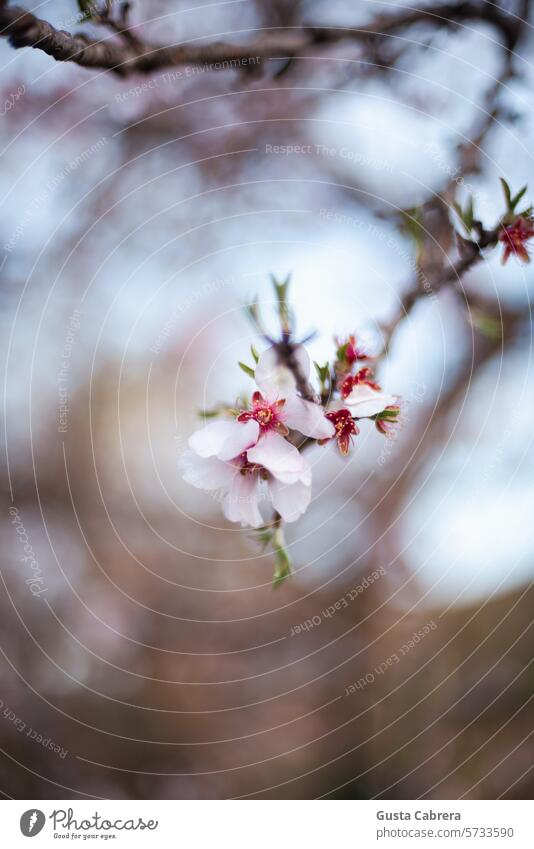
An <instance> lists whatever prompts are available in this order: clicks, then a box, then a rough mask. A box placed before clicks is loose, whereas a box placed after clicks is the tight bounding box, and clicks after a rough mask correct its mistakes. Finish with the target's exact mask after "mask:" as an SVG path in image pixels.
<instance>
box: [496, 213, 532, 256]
mask: <svg viewBox="0 0 534 849" xmlns="http://www.w3.org/2000/svg"><path fill="white" fill-rule="evenodd" d="M533 237H534V223H533V222H532V221H531V220H530V219H529V218H524V217H523V216H521V215H520V216H519V217H518V218H516V220H515V221H514V223H513V224H510V225H508V226H505V227H503V228H502V229H501V231H500V233H499V241H500V242H503V244H504V252H503V255H502V264H503V265H504V264H505V263H506V262H508V260H509V258H510V257H511V256H515V257H517V259H519V260H521V262H530V255H529V252H528V249H527V245H526V243H527V242H528V240H529V239H532V238H533Z"/></svg>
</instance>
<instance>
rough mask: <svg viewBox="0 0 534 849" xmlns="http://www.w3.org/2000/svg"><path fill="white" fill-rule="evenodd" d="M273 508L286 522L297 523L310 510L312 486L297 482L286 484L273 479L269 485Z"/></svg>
mask: <svg viewBox="0 0 534 849" xmlns="http://www.w3.org/2000/svg"><path fill="white" fill-rule="evenodd" d="M268 486H269V493H270V496H271V501H272V502H273V507H274V509H275V510H277V511H278V513H280V515H281V517H282V519H283V520H284V521H285V522H295V521H296V520H297V519H299V518H300V517H301V516H302V514H303V513H305V512H306V510H307V509H308V505H309V503H310V498H311V486H310V485H309V484H305V483H302V482H301V481H297V483H293V484H286V483H282V482H281V481H278V480H276V479H275V478H273V479H272V480H270V481H269V483H268Z"/></svg>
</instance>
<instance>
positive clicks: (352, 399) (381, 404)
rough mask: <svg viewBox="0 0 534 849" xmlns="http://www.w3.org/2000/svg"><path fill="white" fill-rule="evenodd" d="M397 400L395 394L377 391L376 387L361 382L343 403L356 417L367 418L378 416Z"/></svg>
mask: <svg viewBox="0 0 534 849" xmlns="http://www.w3.org/2000/svg"><path fill="white" fill-rule="evenodd" d="M395 400H396V399H395V396H394V395H386V393H385V392H377V391H376V389H371V387H370V386H367V384H365V383H360V384H359V385H358V386H355V387H354V389H353V390H352V392H351V393H350V395H349V396H348V398H345V400H344V401H343V405H344V406H345V407H348V408H349V410H350V411H351V413H352V415H353V416H356V418H365V417H366V416H376V414H377V413H381V412H382V410H385V409H386V407H389V406H390V404H394V403H395Z"/></svg>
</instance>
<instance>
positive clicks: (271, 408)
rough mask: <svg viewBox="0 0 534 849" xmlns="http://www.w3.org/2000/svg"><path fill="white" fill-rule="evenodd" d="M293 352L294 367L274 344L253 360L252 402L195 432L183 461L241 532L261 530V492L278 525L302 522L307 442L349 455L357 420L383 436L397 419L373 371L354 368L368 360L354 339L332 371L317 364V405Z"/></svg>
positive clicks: (298, 351) (303, 363)
mask: <svg viewBox="0 0 534 849" xmlns="http://www.w3.org/2000/svg"><path fill="white" fill-rule="evenodd" d="M290 350H291V358H290V362H291V367H290V366H289V365H288V364H287V363H286V362H284V357H283V356H282V355H281V351H280V346H279V345H277V344H273V345H271V346H270V347H269V348H267V349H266V350H265V351H263V353H262V354H261V355H258V354H255V359H257V362H256V365H255V369H253V370H252V369H247V371H248V372H249V373H250V374H251V376H252V375H253V377H254V381H255V384H256V387H257V388H256V389H255V390H254V392H253V394H252V398H251V400H250V403H249V404H247V405H246V408H245V409H229V408H226V410H225V412H226V416H225V418H221V419H220V420H216V421H213V422H209V423H208V424H206V425H205V426H204V427H202V428H201V429H200V430H197V431H196V432H195V433H193V435H192V436H191V437H190V439H189V450H188V451H187V452H186V454H185V456H184V460H183V463H184V479H185V480H186V481H187V482H188V483H190V484H192V485H193V486H195V487H197V488H199V489H203V490H207V491H212V492H215V491H216V492H219V493H222V495H223V497H222V504H223V512H224V515H225V517H226V518H227V519H228V520H229V521H230V522H239V523H241V525H243V526H248V527H252V528H262V527H264V526H265V525H266V520H265V518H264V517H263V516H262V514H261V512H260V503H261V502H262V501H263V500H265V494H267V496H268V499H269V501H270V502H271V504H272V507H273V509H274V511H275V514H276V515H277V516H278V517H280V518H281V519H282V520H283V521H285V522H294V521H296V520H297V519H298V518H299V517H300V516H302V514H303V513H304V512H305V511H306V509H307V507H308V505H309V503H310V498H311V479H312V471H311V465H310V462H309V460H308V458H307V457H306V455H305V453H304V449H305V448H306V447H307V446H308V445H309V444H310V443H317V444H319V445H325V444H326V443H328V442H331V441H332V442H335V443H337V446H338V448H339V450H340V452H341V453H342V454H344V455H346V454H347V453H348V451H349V448H350V445H351V442H352V438H353V436H355V435H356V434H358V433H359V428H358V424H357V422H358V421H360V420H361V419H372V420H374V421H375V423H376V426H377V428H378V430H379V431H380V432H381V433H384V434H387V432H388V430H389V428H391V427H392V425H393V424H394V423H395V422H396V421H397V420H398V415H399V412H400V408H399V406H398V404H396V399H395V397H394V396H392V395H388V394H386V393H384V392H382V390H381V387H380V386H379V385H378V384H377V383H376V381H374V380H373V377H372V371H371V368H370V366H368V365H367V366H364V367H361V368H358V366H359V361H360V360H368V359H369V357H368V355H367V354H365V352H363V351H361V350H360V349H359V348H358V346H357V344H356V340H355V338H354V337H349V339H348V340H347V341H346V342H345V343H343V344H338V349H337V355H336V359H335V362H334V364H333V366H330V365H329V364H326V365H325V366H323V367H320V366H318V365H317V364H316V369H317V373H318V375H319V378H320V380H321V389H322V393H321V397H320V398H319V397H318V398H317V400H314V401H312V400H307V399H305V398H303V397H302V396H301V394H299V389H298V380H297V377H296V376H295V373H294V372H295V371H296V373H297V374H298V375H299V376H300V377H301V378H304V380H305V381H306V383H307V385H309V376H310V372H311V361H310V358H309V356H308V353H307V351H306V349H305V348H304V346H303V345H302V344H295V345H293V346H291V348H290ZM254 353H255V352H254ZM326 383H328V393H327V394H326V393H325V385H326Z"/></svg>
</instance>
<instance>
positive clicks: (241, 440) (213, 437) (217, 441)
mask: <svg viewBox="0 0 534 849" xmlns="http://www.w3.org/2000/svg"><path fill="white" fill-rule="evenodd" d="M258 433H259V425H258V423H257V422H256V421H254V420H253V419H251V420H250V421H248V422H236V421H233V422H225V421H221V422H210V424H208V425H206V426H205V427H203V428H200V430H197V431H195V433H193V434H192V436H190V437H189V447H190V448H192V449H193V451H194V452H195V453H196V454H198V456H199V457H214V456H216V457H219V459H220V460H233V458H234V457H238V456H239V454H242V453H243V451H246V449H247V448H248V447H249V446H251V445H254V443H255V442H256V440H257V438H258Z"/></svg>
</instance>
